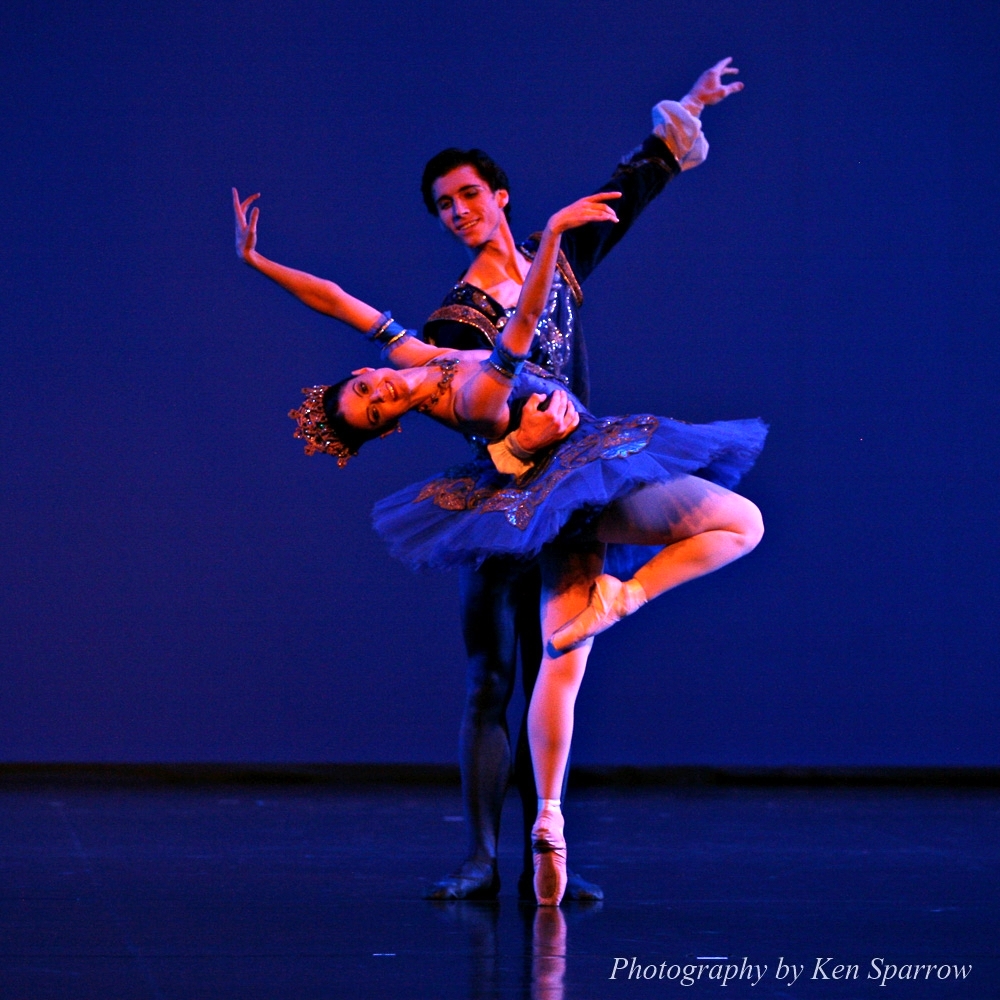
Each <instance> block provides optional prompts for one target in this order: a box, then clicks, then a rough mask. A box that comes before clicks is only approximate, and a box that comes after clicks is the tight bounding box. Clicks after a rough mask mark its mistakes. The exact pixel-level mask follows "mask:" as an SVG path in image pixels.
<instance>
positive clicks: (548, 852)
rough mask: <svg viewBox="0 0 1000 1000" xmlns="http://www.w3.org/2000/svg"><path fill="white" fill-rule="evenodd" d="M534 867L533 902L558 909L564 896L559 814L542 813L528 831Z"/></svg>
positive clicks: (564, 877) (564, 846) (564, 872)
mask: <svg viewBox="0 0 1000 1000" xmlns="http://www.w3.org/2000/svg"><path fill="white" fill-rule="evenodd" d="M531 858H532V861H533V862H534V866H535V899H536V900H537V901H538V905H539V906H558V905H559V904H560V903H561V902H562V898H563V894H564V893H565V892H566V838H565V837H564V836H563V815H562V813H561V812H552V811H547V810H543V811H542V812H540V813H539V814H538V819H536V820H535V825H534V826H533V827H532V828H531Z"/></svg>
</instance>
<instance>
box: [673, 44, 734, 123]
mask: <svg viewBox="0 0 1000 1000" xmlns="http://www.w3.org/2000/svg"><path fill="white" fill-rule="evenodd" d="M732 61H733V57H732V56H729V57H728V58H726V59H723V60H721V61H720V62H717V63H716V64H715V65H714V66H712V67H710V68H709V69H706V70H705V72H704V73H702V74H701V76H699V77H698V79H697V80H695V83H694V86H693V87H692V88H691V90H690V91H689V92H688V94H687V96H686V97H683V98H681V104H683V105H684V107H686V108H687V109H688V111H690V112H691V114H693V115H695V116H696V117H697V115H698V114H699V112H700V111H701V109H702V108H703V107H704V106H705V105H706V104H718V103H719V101H722V100H725V98H727V97H728V96H729V95H730V94H737V93H739V92H740V91H741V90H742V89H743V84H742V83H740V82H739V81H738V80H737V81H736V82H735V83H723V82H722V78H723V77H724V76H726V75H727V74H728V73H739V70H738V69H736V67H735V66H730V65H729V64H730V63H731V62H732Z"/></svg>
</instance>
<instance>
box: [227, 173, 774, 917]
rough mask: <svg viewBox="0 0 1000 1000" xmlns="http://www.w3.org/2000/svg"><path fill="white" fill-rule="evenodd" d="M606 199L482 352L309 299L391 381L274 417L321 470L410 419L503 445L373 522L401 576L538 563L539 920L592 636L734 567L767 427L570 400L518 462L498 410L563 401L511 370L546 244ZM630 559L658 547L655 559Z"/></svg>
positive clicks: (376, 379) (568, 220) (556, 873)
mask: <svg viewBox="0 0 1000 1000" xmlns="http://www.w3.org/2000/svg"><path fill="white" fill-rule="evenodd" d="M615 197H617V194H616V193H614V192H605V193H599V194H596V195H591V196H589V197H587V198H583V199H581V200H579V201H577V202H574V203H573V204H572V205H569V206H568V207H566V208H564V209H562V210H561V211H559V212H556V213H555V215H553V216H552V218H551V219H549V222H548V224H547V225H546V228H545V230H544V232H543V234H542V237H541V241H540V244H539V247H538V251H537V254H536V257H535V260H534V262H533V264H532V266H531V269H530V271H529V273H528V276H527V278H526V280H525V283H524V287H523V289H522V291H521V295H520V298H519V300H518V304H517V309H516V311H515V313H514V315H513V316H512V317H511V319H510V320H509V321H508V323H507V324H506V326H505V327H504V330H503V332H502V335H501V337H500V340H499V342H498V343H497V344H496V346H495V348H494V350H493V352H492V353H489V352H487V351H454V350H447V349H442V348H436V347H432V346H430V345H428V344H425V343H423V342H422V341H420V340H418V339H417V338H416V337H415V336H412V335H411V334H409V333H407V331H406V330H404V329H403V328H402V327H401V326H399V325H398V324H396V323H395V322H393V321H392V319H391V317H390V316H389V315H388V314H387V313H380V312H379V311H378V310H376V309H375V308H374V307H372V306H369V305H366V304H365V303H363V302H361V301H360V300H358V299H356V298H354V297H353V296H351V295H348V294H347V293H346V292H344V291H343V289H341V288H340V287H339V286H336V285H333V284H332V283H325V285H326V287H325V290H324V292H325V301H326V304H327V311H328V312H330V314H331V315H335V318H337V319H340V320H342V321H343V322H345V323H347V324H348V325H350V326H353V327H355V328H356V329H359V330H362V331H365V332H366V333H367V334H368V336H369V338H370V339H372V340H373V341H374V342H376V343H379V344H381V345H382V347H383V355H384V357H385V358H386V359H387V360H388V361H389V363H390V364H392V365H394V366H396V367H395V368H380V369H372V368H362V369H358V370H356V371H354V372H352V374H351V377H349V378H347V379H344V380H343V381H342V382H339V383H337V384H336V385H333V386H315V387H313V388H310V389H304V390H303V392H304V393H305V394H306V400H305V402H304V403H303V404H302V406H301V407H299V408H298V409H296V410H293V411H292V412H291V414H290V415H291V416H292V417H294V418H295V419H296V421H297V422H298V427H297V429H296V432H295V434H296V436H297V437H300V438H302V439H304V440H305V442H306V453H307V454H313V453H315V452H319V451H322V452H325V453H327V454H331V455H333V456H334V457H336V459H337V462H338V465H340V466H344V465H346V463H347V461H348V460H349V459H350V458H351V457H352V456H354V455H356V454H357V452H358V450H359V449H360V447H361V446H362V445H363V444H364V443H365V442H367V441H369V440H371V439H372V438H375V437H384V436H385V435H387V434H390V433H392V432H393V431H394V430H396V429H397V426H398V422H399V419H400V418H401V417H402V416H403V415H404V414H406V413H408V412H409V411H410V410H417V411H418V412H420V413H424V414H426V415H428V416H430V417H431V418H432V419H435V420H438V421H439V422H441V423H443V424H445V425H447V426H449V427H452V428H454V429H456V430H459V431H461V432H463V433H465V434H473V435H477V436H480V437H484V438H486V439H487V440H490V441H494V442H500V441H504V442H506V443H507V446H508V448H509V450H511V451H514V452H515V464H516V465H517V466H518V468H519V475H517V476H516V477H512V476H511V475H510V474H506V473H501V472H499V471H498V470H497V469H496V468H495V467H494V466H493V465H492V464H491V463H488V462H486V461H485V460H477V461H475V462H472V463H470V464H469V465H467V466H464V467H462V468H461V469H458V470H452V471H451V472H449V473H447V474H446V475H445V476H443V477H436V478H434V479H431V480H428V481H426V482H424V483H418V484H416V485H414V486H411V487H408V488H406V489H404V490H402V491H400V492H398V493H396V494H394V495H393V496H391V497H389V498H387V499H386V500H383V501H381V502H380V503H379V504H377V505H376V508H375V515H374V517H375V526H376V528H377V529H378V530H379V532H380V533H381V534H382V535H383V536H384V537H385V538H386V540H387V542H388V543H389V546H390V549H391V550H392V551H393V553H394V554H395V555H397V556H399V557H400V558H401V559H403V560H404V561H405V562H407V563H408V564H410V565H411V566H424V565H433V566H443V565H454V564H457V563H459V562H462V561H468V560H472V561H481V560H483V559H486V558H488V557H490V556H493V555H513V556H521V557H524V558H533V557H535V556H537V555H539V554H541V561H542V574H543V590H542V608H541V619H542V635H543V639H544V642H545V652H544V656H543V659H542V664H541V669H540V672H539V676H538V681H537V682H536V685H535V690H534V693H533V695H532V698H531V703H530V705H529V708H528V734H529V741H530V747H531V757H532V763H533V765H534V769H535V779H536V785H537V794H538V800H539V811H538V816H537V818H536V821H535V824H534V827H533V829H532V848H533V857H534V868H535V879H534V884H535V895H536V898H537V900H538V902H539V904H540V905H558V904H559V902H560V901H561V899H562V895H563V892H564V891H565V885H566V842H565V837H564V834H563V817H562V812H561V808H560V801H559V795H560V789H561V787H562V779H563V772H564V770H565V767H566V761H567V758H568V755H569V748H570V742H571V740H572V733H573V708H574V704H575V701H576V696H577V692H578V691H579V686H580V683H581V681H582V679H583V674H584V670H585V668H586V663H587V658H588V655H589V652H590V648H591V644H592V641H593V637H594V636H595V635H597V634H598V633H600V632H602V631H604V630H605V629H607V628H609V627H610V626H611V625H613V624H614V623H615V622H617V621H619V620H620V619H621V618H623V617H625V616H626V615H629V614H632V613H633V612H634V611H636V610H638V608H639V607H641V606H642V605H643V604H645V603H646V602H647V601H648V600H651V599H652V598H654V597H658V596H659V595H660V594H662V593H664V592H665V591H666V590H669V589H671V588H673V587H676V586H678V585H679V584H681V583H684V582H686V581H687V580H692V579H694V578H696V577H699V576H703V575H704V574H706V573H709V572H711V571H712V570H715V569H718V568H719V567H721V566H724V565H725V564H726V563H729V562H731V561H733V560H734V559H737V558H738V557H740V556H742V555H744V554H746V553H747V552H749V551H750V550H751V549H753V548H754V546H755V545H756V544H757V543H758V541H759V540H760V538H761V535H762V533H763V526H762V523H761V518H760V513H759V511H758V510H757V508H756V507H755V506H754V505H753V504H752V503H751V502H750V501H749V500H746V499H745V498H743V497H741V496H739V495H738V494H736V493H733V492H731V491H730V489H729V488H728V487H731V486H733V485H735V483H736V482H737V481H738V480H739V478H740V476H741V475H742V474H743V473H744V472H745V471H746V470H747V469H749V468H750V466H751V465H752V464H753V462H754V460H755V459H756V456H757V454H758V453H759V452H760V449H761V448H762V446H763V442H764V437H765V435H766V427H765V426H764V425H763V424H762V423H761V422H760V421H759V420H741V421H722V422H717V423H713V424H702V425H693V424H685V423H682V422H680V421H676V420H671V419H668V418H664V417H655V416H651V415H648V414H642V415H632V416H624V417H606V418H596V417H593V416H592V415H591V414H589V413H588V412H587V411H586V410H585V408H584V407H583V406H582V404H579V403H578V401H574V402H575V403H576V406H577V409H578V411H579V412H580V422H579V425H578V426H577V428H576V430H574V431H573V432H572V433H571V434H570V435H569V437H567V438H566V439H565V440H564V441H562V442H560V443H559V444H558V445H556V446H554V447H553V448H552V449H551V451H550V452H549V453H547V454H546V455H545V456H543V457H542V458H540V459H539V460H537V461H535V462H532V461H530V460H529V461H527V462H518V460H517V454H516V453H517V444H516V430H515V431H514V432H513V433H509V432H510V430H511V427H512V410H513V411H514V412H515V413H516V412H517V409H518V404H519V403H523V402H524V401H525V400H526V399H527V398H528V397H530V396H532V395H533V394H536V393H541V394H544V395H546V396H549V395H552V396H555V393H556V392H557V391H561V389H562V386H561V383H560V382H559V381H558V380H557V379H555V378H553V377H552V376H549V375H548V374H547V373H545V372H544V371H543V370H542V369H539V368H536V367H535V366H532V365H527V364H526V363H525V361H524V357H525V356H526V355H527V354H528V352H529V350H530V348H531V341H532V338H533V336H534V331H535V326H536V324H537V322H538V319H539V317H540V315H541V313H542V310H543V309H544V306H545V303H546V301H547V298H548V293H549V288H550V285H551V281H552V276H553V273H554V270H555V266H556V261H557V257H558V251H559V242H560V234H561V233H563V232H565V231H566V230H567V229H571V228H573V227H575V226H580V225H583V224H585V223H587V222H591V221H603V220H611V221H613V222H614V221H617V217H616V216H615V213H614V210H613V208H612V207H611V205H610V204H609V202H610V201H611V200H612V199H613V198H615ZM253 200H254V198H253V197H252V198H248V199H247V200H246V201H244V202H242V203H241V202H240V201H239V198H238V195H237V194H236V192H235V191H234V208H235V210H236V217H237V242H238V244H239V241H240V234H241V232H242V233H243V234H244V238H246V235H247V234H253V236H254V237H255V234H256V221H257V211H258V210H257V209H256V208H255V209H254V210H253V212H252V214H251V216H250V220H249V222H247V221H246V210H247V208H248V207H249V205H250V204H251V203H252V201H253ZM241 227H242V228H241ZM331 301H332V302H333V308H332V310H330V308H329V307H330V303H331ZM559 398H560V399H561V398H562V397H561V396H560V397H559ZM505 435H506V437H505ZM501 450H502V449H501ZM521 457H522V458H527V456H521ZM506 459H507V460H509V459H510V455H509V454H508V455H507V456H506ZM501 464H504V467H505V468H506V467H509V466H508V465H507V464H506V462H501ZM608 543H610V544H612V545H613V546H615V547H616V548H619V553H618V555H619V557H620V561H625V562H628V558H625V559H624V560H622V559H621V557H622V556H626V557H630V558H631V564H632V565H633V566H634V565H636V559H638V560H639V562H641V565H639V566H638V568H637V569H636V570H635V572H634V575H632V577H631V578H630V579H627V580H625V581H622V580H620V579H618V578H617V577H614V576H611V575H609V574H604V573H602V572H601V570H602V564H603V558H604V545H605V544H608ZM646 546H656V547H657V550H656V551H655V554H653V555H652V556H650V555H649V552H650V550H649V549H648V548H645V547H646ZM622 547H624V548H622ZM629 547H643V548H629ZM640 553H641V555H640Z"/></svg>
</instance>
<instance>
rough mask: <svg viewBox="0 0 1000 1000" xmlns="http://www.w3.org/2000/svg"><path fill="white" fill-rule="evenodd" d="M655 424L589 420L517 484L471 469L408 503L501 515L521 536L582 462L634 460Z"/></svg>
mask: <svg viewBox="0 0 1000 1000" xmlns="http://www.w3.org/2000/svg"><path fill="white" fill-rule="evenodd" d="M659 425H660V422H659V420H657V418H656V417H654V416H651V415H650V414H648V413H642V414H638V415H635V416H625V417H603V418H600V419H595V418H590V419H588V420H587V421H586V426H585V428H584V433H583V434H581V435H579V436H577V435H576V434H574V435H572V436H571V437H570V438H568V439H567V441H566V442H565V443H564V444H562V445H561V446H560V447H558V448H556V449H554V450H553V451H552V452H551V454H550V455H549V456H547V458H545V459H544V460H543V461H541V462H539V464H538V465H537V466H535V467H534V468H532V469H530V470H529V471H528V472H527V473H526V474H525V475H524V477H523V478H521V479H519V480H516V481H515V480H512V479H511V477H510V476H505V475H502V474H500V473H499V472H497V471H496V470H495V469H493V468H485V467H484V466H483V465H482V464H476V463H472V464H470V465H465V466H460V467H459V468H457V469H452V470H450V471H449V472H448V473H446V474H445V475H444V476H441V477H440V478H438V479H434V480H432V481H431V482H429V483H427V484H426V485H425V486H424V487H423V488H422V489H421V490H420V492H419V493H418V494H417V496H416V497H414V500H413V502H414V503H421V502H423V501H424V500H431V501H433V503H434V504H435V505H436V506H438V507H440V508H441V509H442V510H450V511H476V512H478V513H483V514H485V513H491V512H497V513H502V514H503V515H504V516H505V517H506V519H507V521H508V522H509V523H510V524H512V525H513V526H514V527H515V528H518V529H520V530H522V531H523V530H524V529H525V528H526V527H527V526H528V524H529V523H530V521H531V519H532V517H534V515H535V511H537V510H538V508H539V506H540V505H541V504H542V503H544V501H545V500H546V499H547V498H548V497H549V495H550V494H551V493H552V491H553V490H554V489H555V488H556V487H557V486H558V485H559V483H560V482H562V480H563V479H564V478H565V477H566V476H567V475H569V473H570V472H572V471H573V470H574V469H579V468H580V467H581V466H584V465H586V464H587V463H588V462H594V461H598V460H606V459H613V458H624V457H625V456H627V455H635V454H636V453H637V452H640V451H642V450H643V448H645V447H646V445H648V444H649V441H650V438H652V436H653V432H654V431H655V430H656V428H657V427H659Z"/></svg>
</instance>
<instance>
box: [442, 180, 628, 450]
mask: <svg viewBox="0 0 1000 1000" xmlns="http://www.w3.org/2000/svg"><path fill="white" fill-rule="evenodd" d="M620 197H621V192H620V191H600V192H598V193H597V194H592V195H588V196H587V197H586V198H581V199H580V200H579V201H574V202H573V204H572V205H567V206H566V208H563V209H560V210H559V211H558V212H556V214H555V215H553V216H552V218H551V219H549V221H548V224H547V225H546V227H545V230H544V232H543V233H542V239H541V242H540V243H539V244H538V251H537V253H536V254H535V259H534V260H533V261H532V262H531V269H530V270H529V271H528V276H527V278H525V280H524V286H523V287H522V289H521V294H520V296H518V300H517V309H516V310H515V311H514V315H513V316H512V317H511V318H510V322H509V323H508V324H507V325H506V326H505V327H504V329H503V333H502V334H501V335H500V339H499V341H498V342H497V346H496V348H495V349H494V351H493V355H492V356H491V357H490V359H489V360H488V361H484V362H483V365H482V370H481V371H480V372H478V373H477V374H476V375H475V376H474V377H473V378H470V379H469V381H468V382H466V383H465V385H464V386H463V387H462V390H461V394H460V396H459V398H458V400H457V406H456V412H457V414H458V416H459V417H460V418H461V419H463V420H471V421H474V422H476V423H480V424H486V423H493V424H494V425H495V427H496V428H497V431H498V433H503V429H504V428H505V427H506V423H507V400H508V398H509V397H510V390H511V381H512V379H513V377H514V374H515V371H516V368H517V367H518V366H517V362H518V361H519V360H523V359H524V358H526V357H527V356H528V355H529V354H530V353H531V343H532V341H533V340H534V337H535V327H536V326H537V325H538V321H539V319H541V317H542V313H543V312H544V310H545V305H546V303H547V302H548V298H549V290H550V289H551V288H552V276H553V274H555V270H556V263H557V261H558V260H559V239H560V237H561V235H562V234H563V233H564V232H566V230H567V229H574V228H575V227H576V226H582V225H585V224H586V223H588V222H617V221H618V216H617V215H615V211H614V209H613V208H612V207H611V205H610V204H608V202H610V201H613V200H614V199H615V198H620Z"/></svg>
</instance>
